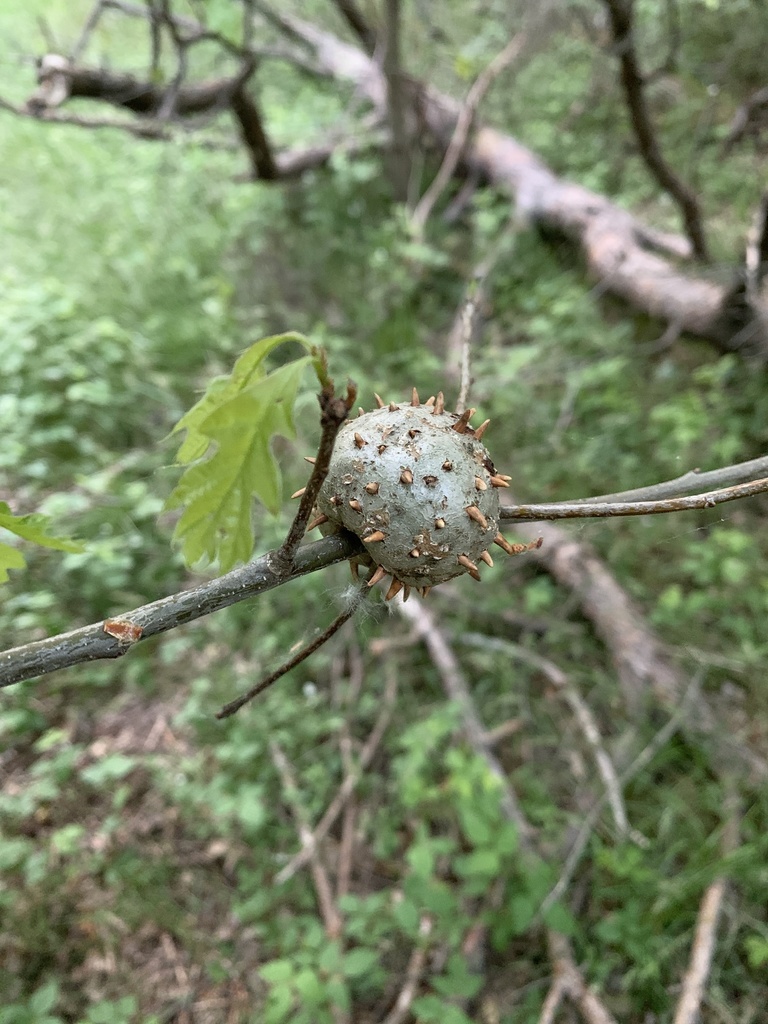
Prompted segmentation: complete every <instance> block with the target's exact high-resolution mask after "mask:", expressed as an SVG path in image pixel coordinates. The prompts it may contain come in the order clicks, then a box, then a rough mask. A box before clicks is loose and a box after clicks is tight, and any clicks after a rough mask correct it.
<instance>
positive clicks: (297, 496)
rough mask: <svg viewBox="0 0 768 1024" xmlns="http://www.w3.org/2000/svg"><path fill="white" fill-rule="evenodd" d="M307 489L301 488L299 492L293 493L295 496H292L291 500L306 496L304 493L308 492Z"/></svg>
mask: <svg viewBox="0 0 768 1024" xmlns="http://www.w3.org/2000/svg"><path fill="white" fill-rule="evenodd" d="M306 489H307V488H306V487H300V488H299V490H298V491H294V492H293V494H292V495H291V499H293V498H300V497H301V496H302V495H303V494H304V491H306Z"/></svg>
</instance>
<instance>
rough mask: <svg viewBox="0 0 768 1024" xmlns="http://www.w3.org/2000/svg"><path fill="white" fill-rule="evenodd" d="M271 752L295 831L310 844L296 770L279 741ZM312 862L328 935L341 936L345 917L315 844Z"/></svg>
mask: <svg viewBox="0 0 768 1024" xmlns="http://www.w3.org/2000/svg"><path fill="white" fill-rule="evenodd" d="M269 752H270V755H271V757H272V763H273V764H274V766H275V768H276V769H277V773H278V775H279V776H280V780H281V782H282V784H283V795H284V796H285V799H286V801H287V802H288V804H289V806H290V808H291V814H292V815H293V818H294V821H295V822H296V830H297V832H298V833H299V839H300V841H301V845H302V846H309V844H310V843H311V838H312V830H311V829H310V827H309V823H308V821H307V815H306V812H305V810H304V807H303V805H302V803H301V799H300V796H299V788H298V785H297V783H296V779H295V778H294V775H293V770H292V769H291V765H290V763H289V761H288V758H287V757H286V755H285V752H284V751H283V749H282V747H281V746H280V744H279V743H278V742H277V741H276V740H272V741H271V742H270V744H269ZM310 863H311V865H312V879H313V881H314V884H315V891H316V892H317V902H318V904H319V906H320V913H321V915H322V918H323V923H324V925H325V931H326V934H327V935H328V937H329V938H338V937H339V936H340V935H341V931H342V919H341V914H340V913H339V910H338V907H337V906H336V902H335V900H334V898H333V890H332V888H331V882H330V879H329V878H328V872H327V871H326V869H325V865H324V864H323V862H322V860H321V858H320V853H319V851H318V849H317V847H316V846H313V847H312V851H311V853H310Z"/></svg>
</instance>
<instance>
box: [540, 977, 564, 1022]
mask: <svg viewBox="0 0 768 1024" xmlns="http://www.w3.org/2000/svg"><path fill="white" fill-rule="evenodd" d="M564 998H565V981H564V979H563V977H562V976H561V975H557V976H556V977H555V979H554V981H553V982H552V984H551V985H550V986H549V991H548V992H547V998H546V999H545V1000H544V1002H543V1004H542V1007H541V1013H540V1014H539V1021H538V1024H555V1015H556V1014H557V1011H558V1010H559V1009H560V1004H561V1003H562V1001H563V999H564Z"/></svg>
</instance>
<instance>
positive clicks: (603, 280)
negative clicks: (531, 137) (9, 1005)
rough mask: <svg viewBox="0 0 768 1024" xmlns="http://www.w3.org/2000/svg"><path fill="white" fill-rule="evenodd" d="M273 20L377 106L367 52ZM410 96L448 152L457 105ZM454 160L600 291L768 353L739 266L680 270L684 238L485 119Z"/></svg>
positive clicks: (379, 85)
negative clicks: (558, 240)
mask: <svg viewBox="0 0 768 1024" xmlns="http://www.w3.org/2000/svg"><path fill="white" fill-rule="evenodd" d="M279 25H280V27H281V28H282V30H283V31H284V32H286V33H287V34H288V35H290V36H291V37H292V38H293V39H294V40H298V41H300V42H302V43H303V44H304V45H305V46H306V47H308V48H309V49H310V50H311V52H312V55H313V57H314V59H315V62H316V64H317V65H318V66H319V67H320V68H322V69H323V70H324V71H325V72H326V73H327V74H329V75H331V76H333V77H335V78H340V79H344V80H346V81H349V82H352V83H353V84H354V85H355V87H356V89H357V90H358V92H360V93H361V94H362V95H363V96H365V97H366V98H367V99H368V101H369V102H370V103H372V104H373V105H374V107H376V108H377V109H378V110H379V111H383V109H384V104H385V103H386V83H385V80H384V76H383V73H382V71H381V69H380V68H379V66H378V64H377V63H376V62H375V61H374V60H373V59H372V58H370V57H369V56H367V55H366V54H365V53H363V51H362V50H360V49H358V48H357V47H356V46H353V45H351V44H349V43H345V42H343V41H342V40H340V39H338V38H337V37H336V36H334V35H332V34H331V33H329V32H325V31H323V30H322V29H319V28H318V27H317V26H315V25H311V24H309V23H308V22H305V21H301V20H300V19H297V18H293V17H289V16H287V15H281V16H280V18H279ZM410 96H411V103H412V107H413V110H414V114H415V117H416V118H417V119H418V120H419V121H420V123H421V125H422V126H423V127H424V128H425V129H426V131H427V132H428V133H429V135H431V136H432V138H433V140H434V141H435V142H436V143H437V144H438V145H439V146H440V147H441V148H442V149H446V148H447V146H448V145H449V143H450V141H451V138H452V137H453V133H454V131H455V128H456V123H457V121H458V118H459V114H460V112H461V105H460V104H459V103H457V102H456V101H455V100H453V99H451V98H450V97H448V96H445V95H443V94H442V93H439V92H437V91H436V90H434V89H432V88H430V87H429V86H427V85H424V84H423V83H419V82H417V81H415V80H413V79H412V80H411V90H410ZM460 166H461V169H462V170H463V171H464V172H465V173H466V172H472V173H474V174H475V175H477V176H479V177H480V178H481V179H482V180H484V181H486V182H489V183H492V184H494V185H496V186H498V187H501V188H503V189H506V190H507V191H508V192H509V194H510V196H511V197H512V198H513V199H514V202H515V205H516V209H517V213H518V216H519V218H520V219H521V220H522V221H523V222H526V223H528V224H530V225H532V226H533V225H535V226H538V227H540V228H542V229H547V231H548V232H549V233H552V232H556V233H557V234H558V235H560V236H564V237H566V238H568V239H570V240H571V241H572V242H574V243H575V244H576V245H577V247H578V248H579V249H580V251H581V252H582V254H583V256H584V259H585V261H586V264H587V267H588V268H589V271H590V273H591V274H592V275H593V276H594V277H595V278H597V280H599V282H600V284H601V288H602V290H603V291H604V292H607V293H610V294H612V295H615V296H617V297H619V298H621V299H623V300H625V301H626V302H628V303H629V304H630V305H631V306H632V307H634V308H635V309H638V310H640V311H642V312H643V313H646V314H647V315H649V316H652V317H654V318H657V319H659V320H662V321H664V322H665V323H666V324H669V325H672V326H673V327H674V328H675V329H676V330H678V331H680V332H686V333H688V334H693V335H696V336H697V337H700V338H703V339H705V340H707V341H709V342H711V343H713V344H714V345H715V346H716V347H717V348H718V349H719V350H720V351H723V352H737V353H738V354H739V355H742V356H745V357H749V358H751V359H755V360H757V361H759V362H761V363H763V362H765V361H766V360H768V328H766V326H765V321H766V310H765V303H761V300H760V296H759V295H755V294H754V292H753V291H752V290H751V289H748V288H747V287H746V285H745V282H744V272H743V270H742V268H741V267H740V266H738V267H735V268H734V272H733V274H732V279H731V281H730V282H727V283H723V282H719V281H716V280H713V279H710V278H707V277H704V276H701V275H697V274H694V273H687V272H685V270H683V269H681V268H680V267H679V266H678V262H679V261H683V260H685V259H687V258H689V257H690V255H691V252H690V244H689V243H688V241H687V239H685V238H683V237H682V236H680V235H676V234H672V233H667V232H663V231H657V230H656V229H654V228H651V227H649V226H647V225H645V224H643V223H642V222H641V221H640V220H638V219H637V218H636V217H634V216H633V215H632V214H631V213H630V212H629V211H628V210H625V209H623V208H622V207H620V206H618V205H617V204H616V203H614V202H612V201H611V200H610V199H608V198H607V197H606V196H603V195H600V194H599V193H597V192H592V191H591V190H590V189H588V188H584V187H583V186H582V185H579V184H577V183H575V182H571V181H567V180H564V179H562V178H559V177H558V176H557V175H556V174H555V173H554V172H553V171H552V170H551V169H550V168H549V167H547V165H546V164H545V163H544V162H543V161H542V160H541V159H539V157H538V156H536V154H535V153H533V152H532V151H531V150H530V149H528V148H527V147H526V146H524V145H523V144H522V143H520V142H518V141H517V140H516V139H514V138H513V137H512V136H510V135H507V134H505V133H504V132H501V131H498V130H497V129H495V128H491V127H488V126H482V125H481V126H479V127H477V128H476V130H475V131H474V133H471V134H470V137H469V138H468V140H467V145H466V147H465V149H464V153H463V158H462V161H461V165H460Z"/></svg>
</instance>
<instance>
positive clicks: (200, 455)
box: [166, 333, 321, 570]
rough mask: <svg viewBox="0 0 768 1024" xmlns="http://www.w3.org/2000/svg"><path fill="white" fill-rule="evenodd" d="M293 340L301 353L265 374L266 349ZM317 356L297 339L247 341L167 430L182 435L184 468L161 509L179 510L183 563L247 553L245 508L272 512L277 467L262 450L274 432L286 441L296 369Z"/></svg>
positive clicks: (224, 562) (277, 495) (229, 559)
mask: <svg viewBox="0 0 768 1024" xmlns="http://www.w3.org/2000/svg"><path fill="white" fill-rule="evenodd" d="M286 342H297V343H298V344H300V345H302V346H303V347H304V348H305V349H306V350H307V351H308V352H310V354H309V355H306V356H304V357H302V358H300V359H295V360H293V361H292V362H289V363H286V364H284V365H283V366H281V367H279V368H278V369H276V370H272V371H271V372H270V373H267V372H266V370H265V369H264V365H263V364H264V360H265V359H266V357H267V356H268V355H269V353H270V352H272V350H273V349H275V348H277V347H278V346H279V345H282V344H285V343H286ZM319 359H320V357H319V355H318V354H317V352H316V351H315V350H314V349H312V347H311V346H310V344H309V342H307V341H306V339H304V338H303V337H302V336H301V335H300V334H295V333H291V334H280V335H277V336H275V337H272V338H263V339H262V340H261V341H258V342H256V343H255V344H253V345H252V346H251V347H250V348H249V349H248V350H247V351H246V352H245V353H244V354H243V355H242V356H240V358H239V359H238V360H237V362H236V363H235V367H234V369H233V371H232V373H231V375H230V376H228V377H223V378H218V379H216V380H214V381H213V382H212V383H211V385H210V386H209V388H208V390H207V391H206V393H205V394H204V395H203V397H202V398H201V399H200V400H199V401H198V402H197V403H196V405H195V406H193V408H192V409H190V411H189V412H188V413H186V414H185V415H184V416H183V417H182V419H181V420H180V421H179V423H178V424H177V425H176V427H175V428H174V432H176V431H177V430H186V432H187V436H186V437H185V439H184V441H183V442H182V444H181V447H180V448H179V451H178V454H177V457H176V460H177V462H178V463H179V464H180V465H185V466H187V468H186V469H185V470H184V473H183V475H182V477H181V480H180V481H179V483H178V484H177V485H176V487H175V488H174V490H173V492H172V493H171V495H170V497H169V498H168V501H167V503H166V507H167V508H169V509H174V508H179V507H183V509H184V510H183V512H182V514H181V516H180V518H179V521H178V523H177V524H176V529H175V531H174V540H175V541H176V543H178V544H179V545H180V547H181V550H182V551H183V553H184V557H185V559H186V560H187V562H188V563H189V564H190V565H194V564H197V563H199V562H201V561H207V562H212V561H214V559H215V560H217V561H218V564H219V566H220V567H221V568H222V569H223V570H227V569H230V568H232V566H233V565H235V563H236V562H245V561H247V560H248V559H249V558H250V557H251V554H252V552H253V528H252V524H251V505H252V501H253V498H254V497H256V498H258V499H259V500H260V501H261V502H262V504H264V505H265V506H266V508H267V509H268V510H269V511H270V512H272V513H275V514H276V513H277V512H278V510H279V508H280V504H281V498H282V492H281V486H280V479H281V478H280V469H279V467H278V464H277V461H276V459H275V457H274V455H273V454H272V452H271V450H270V441H271V439H272V437H273V436H275V435H277V434H279V435H282V436H283V437H288V438H293V437H295V434H296V431H295V426H294V422H293V406H294V403H295V401H296V392H297V391H298V388H299V385H300V383H301V378H302V375H303V373H304V370H305V369H306V367H307V366H308V365H310V364H311V363H314V364H315V366H316V368H317V369H318V374H319V373H320V366H321V363H320V362H318V360H319Z"/></svg>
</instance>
